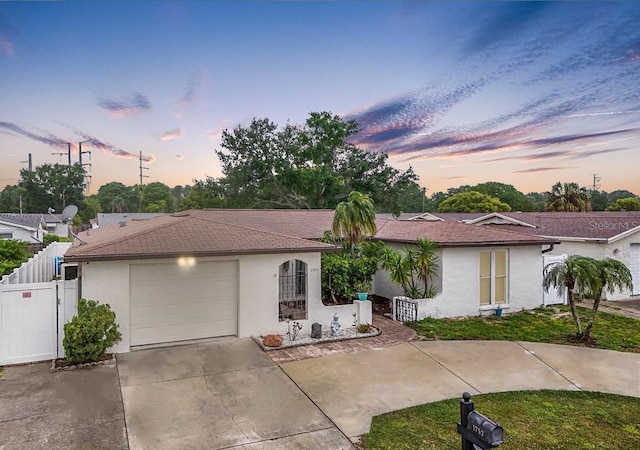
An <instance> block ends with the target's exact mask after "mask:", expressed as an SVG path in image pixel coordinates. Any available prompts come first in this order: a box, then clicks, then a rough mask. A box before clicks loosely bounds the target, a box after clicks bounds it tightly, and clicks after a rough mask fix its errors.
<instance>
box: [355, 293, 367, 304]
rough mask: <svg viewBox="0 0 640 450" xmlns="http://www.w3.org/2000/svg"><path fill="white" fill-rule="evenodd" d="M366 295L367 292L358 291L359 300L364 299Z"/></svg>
mask: <svg viewBox="0 0 640 450" xmlns="http://www.w3.org/2000/svg"><path fill="white" fill-rule="evenodd" d="M368 296H369V294H367V293H366V292H358V299H359V300H360V301H361V302H363V301H365V300H366V299H367V297H368Z"/></svg>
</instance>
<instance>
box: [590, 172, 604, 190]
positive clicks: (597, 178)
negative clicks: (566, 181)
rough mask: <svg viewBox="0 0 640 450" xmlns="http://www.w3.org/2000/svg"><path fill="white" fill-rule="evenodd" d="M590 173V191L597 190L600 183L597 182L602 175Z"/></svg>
mask: <svg viewBox="0 0 640 450" xmlns="http://www.w3.org/2000/svg"><path fill="white" fill-rule="evenodd" d="M591 175H593V185H592V189H591V190H592V191H597V190H598V189H600V185H599V184H597V183H598V182H599V181H600V180H602V177H599V176H598V174H597V173H592V174H591Z"/></svg>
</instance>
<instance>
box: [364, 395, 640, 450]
mask: <svg viewBox="0 0 640 450" xmlns="http://www.w3.org/2000/svg"><path fill="white" fill-rule="evenodd" d="M472 400H473V401H474V403H475V408H476V410H477V411H478V412H480V413H482V414H484V415H485V416H487V417H489V418H491V419H493V420H495V421H497V422H498V423H499V424H500V425H501V426H502V427H503V428H504V440H505V443H504V444H503V445H502V446H500V449H504V450H509V449H527V450H533V449H550V450H551V449H554V450H565V449H566V450H576V449H604V448H606V449H609V450H615V449H620V450H628V449H631V448H640V415H639V414H638V412H639V411H640V399H639V398H634V397H624V396H620V395H613V394H603V393H598V392H582V391H578V392H575V391H520V392H501V393H496V394H486V395H478V396H475V397H473V398H472ZM459 421H460V399H449V400H444V401H440V402H436V403H429V404H426V405H421V406H416V407H412V408H407V409H403V410H400V411H394V412H391V413H387V414H383V415H380V416H376V417H374V418H373V423H372V425H371V431H370V432H369V434H367V435H365V436H364V437H363V444H362V448H364V449H366V450H386V449H388V450H410V449H416V450H417V449H420V450H426V449H439V450H440V449H442V450H447V449H451V450H459V449H460V435H458V434H457V431H456V423H457V422H459Z"/></svg>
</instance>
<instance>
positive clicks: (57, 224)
mask: <svg viewBox="0 0 640 450" xmlns="http://www.w3.org/2000/svg"><path fill="white" fill-rule="evenodd" d="M43 218H44V220H45V222H46V223H47V233H53V234H56V235H58V236H63V237H69V223H65V222H63V221H62V214H43Z"/></svg>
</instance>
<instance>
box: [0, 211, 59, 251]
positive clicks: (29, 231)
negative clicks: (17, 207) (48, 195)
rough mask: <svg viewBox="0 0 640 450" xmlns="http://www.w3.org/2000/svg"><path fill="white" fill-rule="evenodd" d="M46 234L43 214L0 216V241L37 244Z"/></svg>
mask: <svg viewBox="0 0 640 450" xmlns="http://www.w3.org/2000/svg"><path fill="white" fill-rule="evenodd" d="M46 233H47V222H46V221H45V219H44V217H43V214H0V239H16V240H19V241H24V242H28V243H30V244H37V243H41V242H42V238H43V237H44V235H45V234H46Z"/></svg>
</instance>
